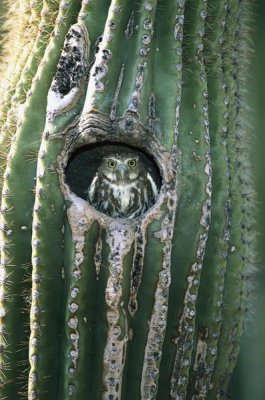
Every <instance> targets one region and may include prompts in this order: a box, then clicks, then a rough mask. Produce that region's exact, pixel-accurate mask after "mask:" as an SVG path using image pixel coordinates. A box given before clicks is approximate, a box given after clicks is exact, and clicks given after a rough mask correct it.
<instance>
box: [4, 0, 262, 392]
mask: <svg viewBox="0 0 265 400" xmlns="http://www.w3.org/2000/svg"><path fill="white" fill-rule="evenodd" d="M21 4H23V1H22V2H21ZM250 19H251V5H250V1H249V0H196V1H194V0H186V1H184V0H177V1H171V0H165V1H163V2H162V1H157V0H150V1H143V0H138V1H137V2H136V1H129V0H112V1H110V0H97V1H95V0H91V1H88V0H83V1H82V2H81V1H77V0H67V1H66V0H62V1H61V2H57V1H50V0H45V1H43V2H42V1H32V2H31V3H30V7H29V8H28V27H29V29H30V27H32V26H33V25H34V26H35V27H42V29H39V30H38V29H36V30H34V29H33V28H32V29H33V30H32V32H34V34H32V37H31V39H30V43H27V44H26V45H27V46H28V47H27V50H26V51H25V54H27V60H26V58H25V54H24V55H23V56H21V57H19V56H18V55H16V56H14V57H17V59H20V62H19V67H18V69H17V70H16V73H15V74H14V81H13V84H12V85H11V86H10V87H9V91H8V93H7V94H6V97H5V101H4V104H3V108H2V116H1V124H2V130H1V137H0V139H1V143H2V145H3V151H2V153H1V164H2V169H1V170H0V172H1V179H2V200H1V220H0V224H1V226H0V227H1V232H0V235H1V236H0V238H1V240H0V242H1V274H0V302H1V306H0V317H1V322H0V349H1V352H0V379H1V386H0V398H1V399H3V400H4V399H8V400H14V399H24V398H27V399H28V400H46V399H49V400H71V399H72V400H85V399H91V400H97V399H106V400H107V399H108V400H111V399H113V400H114V399H115V400H119V399H121V400H123V399H124V400H125V399H126V400H130V399H132V400H135V399H146V400H151V399H161V400H162V399H175V400H185V399H186V400H187V399H192V400H203V399H205V400H213V399H220V400H221V399H228V398H229V382H230V379H231V376H232V373H233V370H234V367H235V363H236V359H237V355H238V352H239V345H240V338H241V335H242V332H243V325H244V320H245V311H246V301H247V298H248V285H247V282H248V278H249V273H250V270H251V265H252V264H253V255H252V252H253V241H254V239H255V235H254V234H253V195H252V184H251V176H250V172H249V171H250V165H249V161H248V154H249V150H248V146H249V145H248V141H249V126H248V124H247V115H246V114H247V113H246V105H245V88H246V83H245V81H246V76H247V75H246V74H247V61H248V54H249V52H248V48H249V37H250V34H249V26H250V22H249V20H250ZM13 71H15V70H13ZM8 74H10V71H9V72H8ZM20 104H23V107H21V106H20ZM18 110H19V111H20V112H19V116H18ZM11 138H12V140H11ZM109 143H112V144H113V143H116V144H117V143H118V144H123V145H124V146H131V148H133V147H134V148H136V149H140V150H142V151H144V152H146V153H147V154H148V155H149V156H151V157H152V158H153V160H154V161H155V162H156V164H157V166H158V168H159V171H160V174H161V177H162V186H161V189H160V194H159V197H158V199H157V202H156V203H155V205H154V206H153V207H151V208H150V210H148V211H147V213H145V214H144V215H143V216H141V217H138V218H136V219H131V220H126V219H113V218H111V217H108V216H106V215H104V214H102V213H100V212H98V211H97V210H95V209H94V208H93V207H92V206H90V205H89V203H88V202H87V201H86V200H84V199H83V198H81V197H78V196H77V194H76V193H74V192H73V191H72V187H71V184H69V182H68V181H67V178H66V169H67V166H68V165H69V160H70V159H71V157H72V155H73V154H75V152H78V151H80V150H81V149H84V148H89V146H90V148H94V147H93V146H95V145H102V144H104V145H108V144H109ZM69 168H70V167H69ZM84 168H89V166H84ZM21 171H23V173H22V174H21ZM79 171H81V169H79ZM80 173H82V172H80ZM79 178H80V177H79V176H76V179H79Z"/></svg>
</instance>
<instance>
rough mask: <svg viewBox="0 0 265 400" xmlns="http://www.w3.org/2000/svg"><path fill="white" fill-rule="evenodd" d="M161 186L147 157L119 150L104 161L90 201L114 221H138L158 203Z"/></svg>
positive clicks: (92, 188)
mask: <svg viewBox="0 0 265 400" xmlns="http://www.w3.org/2000/svg"><path fill="white" fill-rule="evenodd" d="M157 196H158V186H157V183H156V182H155V179H154V178H153V177H152V173H151V170H150V166H149V167H148V165H147V163H146V162H145V159H144V156H142V155H141V154H140V153H136V152H135V153H134V152H132V151H130V150H125V149H124V150H121V149H119V150H116V151H113V152H109V153H107V154H105V155H104V156H103V157H102V160H101V163H100V165H99V167H98V169H97V172H96V174H95V176H94V178H93V179H92V182H91V185H90V187H89V188H88V201H89V203H90V204H91V205H92V206H94V207H95V208H96V209H97V210H99V211H101V212H102V213H105V214H107V215H109V216H111V217H113V218H135V217H138V216H140V215H142V214H143V213H145V212H146V211H147V210H148V209H149V208H150V207H151V206H152V205H153V204H154V203H155V201H156V198H157Z"/></svg>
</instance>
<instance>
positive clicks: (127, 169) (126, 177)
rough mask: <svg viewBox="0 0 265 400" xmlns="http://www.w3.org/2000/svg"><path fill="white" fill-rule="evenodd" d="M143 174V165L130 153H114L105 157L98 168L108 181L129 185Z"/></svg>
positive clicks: (134, 154)
mask: <svg viewBox="0 0 265 400" xmlns="http://www.w3.org/2000/svg"><path fill="white" fill-rule="evenodd" d="M143 172H144V165H143V162H142V160H141V159H140V157H139V156H138V155H137V154H136V153H132V152H129V151H128V152H127V151H125V152H122V153H119V152H114V153H109V154H107V155H105V156H104V157H103V158H102V160H101V163H100V166H99V168H98V173H100V174H102V175H103V176H104V177H105V178H106V179H107V180H108V181H110V182H113V183H114V182H115V183H123V184H129V183H132V182H133V181H135V180H137V178H138V177H139V175H140V174H141V173H143Z"/></svg>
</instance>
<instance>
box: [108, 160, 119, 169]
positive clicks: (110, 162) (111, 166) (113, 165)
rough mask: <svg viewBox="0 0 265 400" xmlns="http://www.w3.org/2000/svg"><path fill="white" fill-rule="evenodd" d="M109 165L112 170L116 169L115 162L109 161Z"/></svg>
mask: <svg viewBox="0 0 265 400" xmlns="http://www.w3.org/2000/svg"><path fill="white" fill-rule="evenodd" d="M107 164H108V167H109V168H110V169H114V168H115V167H116V164H117V163H116V161H114V160H109V161H108V163H107Z"/></svg>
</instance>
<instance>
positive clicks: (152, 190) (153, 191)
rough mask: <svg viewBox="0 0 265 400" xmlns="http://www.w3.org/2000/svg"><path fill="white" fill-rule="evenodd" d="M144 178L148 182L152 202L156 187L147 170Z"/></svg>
mask: <svg viewBox="0 0 265 400" xmlns="http://www.w3.org/2000/svg"><path fill="white" fill-rule="evenodd" d="M146 179H147V180H148V182H149V183H150V190H151V197H152V202H154V201H155V200H156V198H157V196H158V187H157V185H156V183H155V181H154V179H153V178H152V176H151V174H150V173H149V172H147V175H146ZM150 200H151V199H150Z"/></svg>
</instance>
